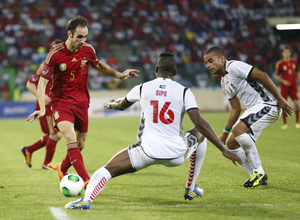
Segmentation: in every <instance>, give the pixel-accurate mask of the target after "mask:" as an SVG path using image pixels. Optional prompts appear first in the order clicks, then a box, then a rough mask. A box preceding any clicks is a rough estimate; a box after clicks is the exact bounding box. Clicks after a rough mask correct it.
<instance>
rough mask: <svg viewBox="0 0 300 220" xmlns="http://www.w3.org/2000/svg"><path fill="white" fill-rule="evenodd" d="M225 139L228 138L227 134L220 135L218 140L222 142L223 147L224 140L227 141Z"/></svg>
mask: <svg viewBox="0 0 300 220" xmlns="http://www.w3.org/2000/svg"><path fill="white" fill-rule="evenodd" d="M227 137H228V134H226V133H224V132H223V133H222V134H221V135H220V137H219V138H220V140H221V141H222V143H223V144H224V145H225V144H226V139H227Z"/></svg>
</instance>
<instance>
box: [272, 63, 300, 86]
mask: <svg viewBox="0 0 300 220" xmlns="http://www.w3.org/2000/svg"><path fill="white" fill-rule="evenodd" d="M297 73H298V62H297V60H295V59H290V61H284V60H281V61H280V63H279V65H278V68H277V69H276V72H275V74H276V75H278V76H281V78H282V79H284V80H287V81H289V82H290V83H291V84H297V81H296V74H297ZM282 85H283V86H284V84H283V83H281V86H282Z"/></svg>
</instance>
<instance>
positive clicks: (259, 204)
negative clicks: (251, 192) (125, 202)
mask: <svg viewBox="0 0 300 220" xmlns="http://www.w3.org/2000/svg"><path fill="white" fill-rule="evenodd" d="M236 206H253V207H254V206H261V207H262V206H281V207H284V206H299V204H295V203H291V204H280V203H274V204H273V203H236V204H217V203H215V204H199V203H198V204H178V205H163V206H160V205H158V206H155V205H153V206H123V207H118V208H119V209H128V208H133V209H144V208H176V207H187V208H188V207H190V208H193V207H198V208H201V207H236Z"/></svg>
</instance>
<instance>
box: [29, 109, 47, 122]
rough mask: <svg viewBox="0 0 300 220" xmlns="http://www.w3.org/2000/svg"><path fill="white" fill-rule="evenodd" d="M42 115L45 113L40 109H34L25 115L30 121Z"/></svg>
mask: <svg viewBox="0 0 300 220" xmlns="http://www.w3.org/2000/svg"><path fill="white" fill-rule="evenodd" d="M44 115H45V113H44V112H42V111H35V112H33V113H32V114H31V115H29V116H28V117H27V121H30V122H33V121H36V120H38V119H39V118H41V117H43V116H44Z"/></svg>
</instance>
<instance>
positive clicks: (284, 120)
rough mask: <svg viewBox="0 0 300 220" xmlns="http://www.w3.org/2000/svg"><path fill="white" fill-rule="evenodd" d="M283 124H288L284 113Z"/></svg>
mask: <svg viewBox="0 0 300 220" xmlns="http://www.w3.org/2000/svg"><path fill="white" fill-rule="evenodd" d="M282 119H283V124H286V116H285V114H282Z"/></svg>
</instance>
